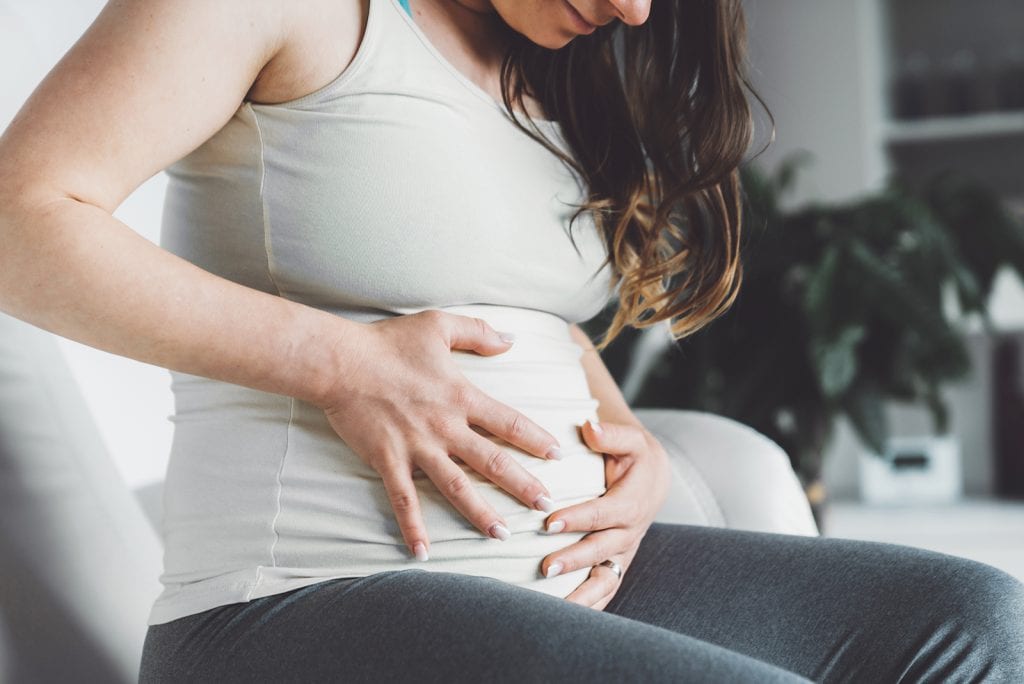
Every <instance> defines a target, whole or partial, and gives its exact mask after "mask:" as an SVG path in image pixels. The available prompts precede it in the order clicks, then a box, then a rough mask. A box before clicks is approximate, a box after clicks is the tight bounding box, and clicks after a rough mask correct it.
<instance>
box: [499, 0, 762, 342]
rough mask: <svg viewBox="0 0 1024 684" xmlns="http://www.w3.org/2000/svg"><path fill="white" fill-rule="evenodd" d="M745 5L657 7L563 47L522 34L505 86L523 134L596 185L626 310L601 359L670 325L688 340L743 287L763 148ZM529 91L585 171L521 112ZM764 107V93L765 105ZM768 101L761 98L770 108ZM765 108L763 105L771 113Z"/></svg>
mask: <svg viewBox="0 0 1024 684" xmlns="http://www.w3.org/2000/svg"><path fill="white" fill-rule="evenodd" d="M746 58H747V55H746V22H745V18H744V15H743V9H742V6H741V4H740V0H653V2H652V3H651V13H650V16H649V18H648V19H647V21H646V22H645V23H644V24H643V25H641V26H627V25H626V24H623V23H622V22H619V21H614V22H612V23H610V24H607V25H605V26H601V27H598V28H597V30H596V31H594V32H593V33H592V34H590V35H584V36H578V37H577V38H575V39H574V40H573V41H572V42H570V43H569V44H568V45H566V46H565V47H564V48H561V49H558V50H550V49H546V48H543V47H540V46H538V45H536V44H535V43H532V42H530V41H529V40H527V39H525V38H523V37H522V36H518V37H517V38H514V39H513V43H512V47H511V49H510V50H509V52H508V53H507V54H506V56H505V60H504V62H503V64H502V69H501V88H502V96H503V99H504V104H505V107H506V108H507V110H508V112H509V114H510V115H511V116H512V117H513V119H514V120H515V121H516V124H517V125H518V126H519V127H520V128H522V129H523V130H524V131H526V132H527V133H528V134H530V135H531V136H533V137H534V138H537V139H538V140H539V141H540V142H542V143H543V144H545V145H546V146H547V147H548V148H549V149H550V150H551V151H552V152H554V153H555V154H557V155H558V156H559V157H561V158H562V160H563V162H565V163H567V164H569V165H570V167H571V168H573V169H574V170H575V171H576V173H578V174H579V175H580V177H581V178H582V179H583V180H584V181H585V183H586V187H587V188H588V191H589V196H588V198H587V201H586V202H584V203H583V204H581V205H579V206H578V207H577V210H576V212H575V214H574V215H573V217H572V222H575V221H576V219H577V218H579V216H580V215H581V214H582V213H583V212H584V211H590V212H591V214H592V216H593V218H594V222H595V224H596V225H597V227H598V230H599V231H600V233H601V235H602V236H603V239H604V240H605V242H606V244H607V247H608V258H607V259H606V260H605V261H604V262H603V263H602V267H603V266H604V265H607V264H608V263H609V262H611V263H612V266H613V269H612V270H613V277H612V283H611V289H610V291H609V295H610V294H611V290H614V289H615V287H616V286H618V287H619V302H618V304H619V306H618V307H617V311H616V313H615V316H614V318H613V319H612V321H611V324H610V325H609V327H608V329H607V330H606V331H605V333H604V336H603V337H602V339H601V340H600V342H599V343H598V345H597V346H598V349H604V348H605V347H606V346H607V345H608V344H609V343H610V342H611V341H612V340H613V339H614V338H615V337H616V336H617V335H618V334H619V333H620V332H621V331H622V329H623V328H624V327H625V326H627V325H631V326H633V327H637V328H644V327H648V326H651V325H654V324H655V323H657V322H659V321H663V320H666V319H671V320H670V323H669V326H670V330H671V333H672V335H673V337H674V338H676V339H679V338H682V337H685V336H686V335H689V334H692V333H694V332H696V331H697V330H699V329H700V328H702V327H703V326H704V325H706V324H707V323H709V322H711V321H712V320H713V319H714V318H716V317H717V316H719V315H721V314H722V313H724V312H725V311H726V310H727V309H728V308H729V307H730V306H731V305H732V303H733V301H734V300H735V298H736V295H737V294H738V291H739V287H740V283H741V282H742V267H741V264H740V260H739V251H740V249H739V248H740V222H741V216H742V196H741V188H740V184H739V165H740V163H741V162H742V161H743V157H744V154H745V153H746V151H747V149H748V147H749V145H750V142H751V138H752V133H753V122H752V119H751V111H750V106H749V103H748V101H747V98H746V95H745V91H744V88H746V90H749V91H750V92H751V93H753V89H752V88H751V86H750V84H749V83H748V81H747V79H746V76H745V68H746ZM524 92H525V93H526V94H527V95H528V96H529V97H531V98H533V99H535V100H537V101H538V102H539V103H540V105H541V106H542V107H543V109H544V111H545V115H546V116H548V117H549V118H551V119H554V120H556V121H558V122H559V123H560V124H561V128H562V131H563V134H564V137H565V141H566V143H567V144H568V146H569V148H570V150H571V152H572V154H573V155H574V156H575V159H572V158H570V157H569V156H566V155H564V154H562V153H561V151H560V150H559V149H557V147H556V146H554V145H552V144H551V143H550V142H549V141H547V140H546V139H544V136H543V134H542V133H541V132H540V130H539V129H538V128H537V127H536V126H534V125H533V124H532V122H529V120H527V123H529V126H527V125H526V124H525V123H524V122H523V121H522V120H521V119H520V116H522V115H518V114H517V111H516V110H517V109H519V110H520V111H521V110H522V104H523V99H522V98H523V94H524ZM754 96H755V97H756V96H757V95H756V93H754ZM758 99H759V100H760V98H758ZM762 104H763V102H762Z"/></svg>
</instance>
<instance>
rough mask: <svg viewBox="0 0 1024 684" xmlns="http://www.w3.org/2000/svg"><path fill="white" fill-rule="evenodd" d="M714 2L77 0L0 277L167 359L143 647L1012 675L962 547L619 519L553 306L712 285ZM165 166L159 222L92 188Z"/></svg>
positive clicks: (29, 153) (660, 302)
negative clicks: (164, 445) (160, 537)
mask: <svg viewBox="0 0 1024 684" xmlns="http://www.w3.org/2000/svg"><path fill="white" fill-rule="evenodd" d="M743 34H744V29H743V22H742V14H741V11H740V8H739V4H738V2H734V1H732V0H722V1H720V2H713V1H711V0H687V1H683V0H680V2H676V3H672V2H668V0H656V1H655V2H653V4H652V2H651V1H650V0H572V1H571V2H568V1H566V0H532V1H529V2H528V1H525V0H412V3H411V6H409V5H408V4H406V3H400V2H399V0H369V1H368V2H367V1H366V0H364V1H362V2H356V1H355V0H347V1H345V2H336V1H328V0H316V1H312V0H311V1H310V2H307V3H302V4H298V5H297V4H295V3H285V2H283V1H282V0H263V1H262V2H257V3H253V2H252V0H222V1H221V2H218V3H210V2H208V1H207V0H173V1H172V0H147V1H146V2H141V1H140V0H112V1H111V2H110V3H109V4H108V5H107V7H106V8H105V9H104V11H103V12H102V14H101V15H100V17H99V19H98V20H97V21H96V23H95V24H94V25H93V26H92V27H90V29H89V31H88V32H87V33H86V34H85V36H83V38H82V39H81V40H80V41H79V43H78V44H77V45H76V46H75V47H74V48H73V49H72V50H71V51H70V52H69V53H68V55H67V56H66V57H65V58H64V60H63V61H62V62H61V63H60V64H59V65H58V66H57V67H56V68H55V69H54V71H53V72H52V73H51V74H50V75H49V76H48V77H47V79H46V80H45V81H44V82H43V83H42V84H41V85H40V87H39V88H38V89H37V91H36V92H35V93H34V94H33V96H32V98H31V99H30V100H29V101H28V103H27V104H26V106H25V107H24V108H23V110H22V111H21V112H20V113H19V116H18V117H17V119H16V120H15V121H14V122H13V123H12V125H11V127H10V128H9V130H8V131H7V132H6V133H5V135H4V138H3V139H2V140H0V160H2V161H0V188H3V190H2V191H0V192H2V197H3V200H4V201H3V202H2V206H3V210H2V211H3V214H2V220H0V229H2V231H3V233H2V239H3V240H4V245H5V261H4V264H3V266H4V268H3V269H2V272H3V275H2V276H0V278H2V280H0V292H2V295H3V299H2V306H3V309H4V310H5V311H8V312H10V313H13V314H14V315H16V316H19V317H21V318H23V319H24V320H26V321H29V322H31V323H33V324H36V325H39V326H40V327H44V328H46V329H49V330H51V331H53V332H56V333H58V334H61V335H65V336H67V337H70V338H73V339H76V340H79V341H82V342H85V343H87V344H90V345H92V346H95V347H98V348H102V349H105V350H108V351H111V352H114V353H119V354H123V355H126V356H130V357H133V358H136V359H140V360H143V361H146V362H149V363H154V364H158V365H161V366H164V367H167V368H169V369H171V371H172V377H173V388H174V392H175V400H176V410H175V415H174V421H175V423H176V427H175V436H174V446H173V450H172V455H171V462H170V465H169V468H168V476H167V481H166V485H165V486H166V495H165V520H164V529H163V534H164V537H165V544H166V552H165V559H164V563H165V568H164V573H163V575H162V576H161V580H162V581H163V583H164V585H165V590H164V592H163V594H162V595H161V596H160V597H159V598H158V600H157V601H156V603H155V605H154V607H153V611H152V613H151V616H150V621H149V632H148V635H147V641H146V647H145V652H144V655H143V663H142V680H143V681H278V680H281V679H289V680H298V681H319V680H336V679H346V680H348V679H355V680H366V681H380V680H383V679H409V680H412V679H416V680H420V679H426V680H428V681H442V680H444V681H450V680H456V681H458V680H465V681H490V680H498V681H504V680H509V681H512V680H516V681H520V680H526V681H535V680H548V679H556V678H566V679H572V680H595V679H596V680H607V681H623V680H625V681H631V680H637V681H680V680H698V681H758V682H760V681H805V678H814V679H817V680H829V681H831V680H838V679H846V678H849V677H851V676H855V677H859V678H862V679H865V680H869V681H890V680H891V681H896V680H900V681H903V680H910V681H918V680H936V679H940V678H941V679H946V678H950V679H961V678H964V679H966V678H968V677H970V678H984V677H987V678H988V679H990V680H992V681H1013V680H1015V679H1019V678H1020V677H1022V676H1024V627H1022V626H1021V622H1020V620H1021V611H1022V610H1024V588H1022V587H1021V585H1020V583H1019V582H1016V581H1015V580H1013V579H1012V578H1010V577H1009V576H1007V575H1005V574H1004V573H1001V572H999V571H996V570H994V569H992V568H989V567H987V566H984V565H980V564H977V563H971V562H968V561H961V560H957V559H952V558H949V557H944V556H940V555H938V554H932V553H927V552H923V551H917V550H913V549H908V548H900V547H891V546H886V545H879V544H866V543H856V542H844V541H837V540H825V539H807V538H801V537H795V536H794V537H791V536H786V535H770V534H756V533H744V532H737V531H731V530H718V529H709V528H699V527H689V526H679V525H665V524H660V523H659V524H653V523H652V521H653V519H654V516H655V514H656V512H657V511H658V510H659V509H660V507H661V504H662V502H663V501H664V498H665V496H666V483H667V463H666V455H665V452H664V449H663V448H662V447H661V445H660V444H658V443H657V440H655V439H654V438H653V436H651V435H650V433H649V432H647V431H646V430H645V429H644V428H643V427H642V426H641V425H640V423H639V421H638V420H637V419H636V418H635V416H633V415H632V414H631V412H630V410H629V408H628V406H626V404H625V402H624V401H623V399H622V396H621V394H620V393H619V392H618V389H617V388H616V387H615V385H614V382H612V380H611V378H610V376H609V375H608V373H607V370H606V369H605V368H604V367H603V365H602V364H601V362H600V358H599V357H598V355H597V354H596V350H594V348H593V346H592V345H591V344H590V341H589V340H588V339H587V338H586V336H585V335H584V334H583V333H582V331H580V329H579V328H578V327H577V326H576V325H575V323H578V322H580V321H583V320H586V319H588V318H590V317H592V316H593V315H595V314H596V313H598V311H599V310H600V309H601V308H602V307H603V305H604V303H605V302H606V301H607V299H608V297H609V295H611V294H613V293H614V294H615V296H617V297H618V298H619V300H620V303H621V307H620V310H619V314H618V315H617V317H616V319H615V321H613V323H612V326H611V327H610V329H609V331H608V334H607V335H606V336H605V339H604V340H603V341H602V344H606V343H607V342H608V341H610V339H611V338H613V337H614V336H615V334H616V333H617V332H618V331H619V330H621V328H622V327H623V326H624V325H646V324H652V323H654V322H656V321H658V320H671V321H672V326H673V331H674V332H675V334H677V335H679V336H681V335H684V334H687V333H689V332H693V331H695V330H696V329H698V328H699V327H701V326H702V325H704V324H706V323H707V322H708V321H709V320H711V319H712V318H713V317H714V316H716V315H717V314H719V313H720V312H721V311H722V310H724V309H725V308H726V307H727V306H728V305H729V303H730V302H731V301H732V300H733V298H734V297H735V294H736V290H737V287H738V286H739V280H740V270H739V264H738V262H737V243H738V240H739V212H738V195H739V193H738V187H737V181H736V173H735V171H736V167H737V166H738V164H739V162H740V160H741V158H742V155H743V154H744V153H745V151H746V147H747V145H748V144H749V138H750V135H749V125H750V124H749V109H748V107H747V102H746V99H745V97H744V93H743V90H742V86H743V79H742V60H743V41H744V35H743ZM620 69H621V71H622V74H624V76H625V78H620ZM164 168H167V170H168V174H169V175H170V178H171V180H170V184H169V187H168V196H167V204H166V209H165V219H164V229H163V233H162V237H161V243H162V245H161V246H162V247H163V249H161V248H158V247H156V246H153V245H150V244H149V243H147V242H146V241H144V240H140V239H138V238H137V237H136V236H135V234H134V233H132V232H131V231H130V230H129V229H128V228H127V227H126V226H124V225H122V224H120V223H119V222H118V221H116V220H115V219H113V218H112V216H111V212H112V211H113V210H114V208H115V207H116V206H117V205H118V204H119V203H120V202H121V200H122V199H123V198H124V197H125V196H126V195H127V194H129V193H130V192H131V190H132V189H133V188H134V187H136V186H137V185H138V184H140V183H141V182H142V181H143V180H145V179H146V178H148V177H149V176H151V175H152V174H154V173H156V172H157V171H159V170H161V169H164ZM58 265H59V267H60V277H59V278H53V277H49V276H50V275H51V274H52V273H53V272H55V271H56V269H55V268H54V267H55V266H58ZM679 276H681V278H680V277H679ZM115 302H116V304H115V305H113V306H112V304H114V303H115ZM648 309H650V310H652V311H653V313H654V315H653V316H644V315H643V314H645V311H646V310H648ZM509 334H511V336H510V335H509ZM513 340H514V341H513ZM598 419H600V420H598ZM578 429H579V430H580V431H579V432H578V431H577V430H578ZM603 455H605V456H603ZM826 578H827V579H826Z"/></svg>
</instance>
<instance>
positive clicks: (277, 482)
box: [245, 397, 295, 601]
mask: <svg viewBox="0 0 1024 684" xmlns="http://www.w3.org/2000/svg"><path fill="white" fill-rule="evenodd" d="M294 422H295V397H289V398H288V424H287V425H286V426H285V428H284V449H283V450H282V452H281V461H280V463H278V466H277V474H276V475H275V477H274V487H275V494H274V517H273V519H272V520H271V521H270V531H271V533H272V534H273V535H274V541H272V542H271V543H270V567H272V568H276V567H277V542H278V541H279V540H280V539H281V535H280V533H279V532H278V531H277V519H278V518H280V517H281V495H282V492H283V490H284V485H283V484H282V482H281V473H283V472H284V464H285V461H287V460H288V451H289V450H290V448H291V443H292V441H291V433H292V425H293V424H294ZM264 567H265V566H263V565H257V566H256V577H255V579H254V580H253V582H252V584H251V585H250V586H249V591H248V592H246V595H245V600H246V601H250V600H252V595H253V593H254V592H255V591H256V590H257V589H259V588H260V587H261V586H262V585H263V568H264Z"/></svg>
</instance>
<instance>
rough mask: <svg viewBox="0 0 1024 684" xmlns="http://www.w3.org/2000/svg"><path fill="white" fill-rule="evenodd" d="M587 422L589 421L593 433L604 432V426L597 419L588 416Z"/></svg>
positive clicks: (599, 433)
mask: <svg viewBox="0 0 1024 684" xmlns="http://www.w3.org/2000/svg"><path fill="white" fill-rule="evenodd" d="M587 422H588V423H590V429H592V430H593V431H594V434H595V435H601V434H604V428H602V427H601V423H600V422H599V421H597V420H594V419H592V418H588V419H587Z"/></svg>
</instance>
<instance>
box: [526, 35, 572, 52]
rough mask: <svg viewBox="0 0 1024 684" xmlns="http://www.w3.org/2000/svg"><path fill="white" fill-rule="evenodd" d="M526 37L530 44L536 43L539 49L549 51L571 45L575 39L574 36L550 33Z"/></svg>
mask: <svg viewBox="0 0 1024 684" xmlns="http://www.w3.org/2000/svg"><path fill="white" fill-rule="evenodd" d="M526 37H527V38H529V39H530V41H531V42H533V43H536V44H537V45H539V46H541V47H544V48H547V49H549V50H558V49H561V48H564V47H565V46H566V45H568V44H569V43H571V42H572V40H573V38H575V37H576V34H574V33H562V32H560V31H552V32H550V33H544V34H543V35H537V36H531V35H527V36H526Z"/></svg>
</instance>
